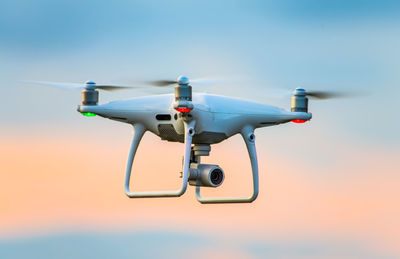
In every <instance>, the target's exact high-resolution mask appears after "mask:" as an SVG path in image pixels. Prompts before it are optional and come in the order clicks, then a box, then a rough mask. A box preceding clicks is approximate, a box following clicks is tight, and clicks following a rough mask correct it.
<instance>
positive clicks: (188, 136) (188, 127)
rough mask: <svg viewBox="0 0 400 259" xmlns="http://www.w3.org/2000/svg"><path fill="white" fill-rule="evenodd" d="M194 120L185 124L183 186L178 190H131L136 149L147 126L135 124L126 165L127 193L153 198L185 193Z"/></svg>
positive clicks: (135, 196) (176, 195)
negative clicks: (130, 184) (130, 183)
mask: <svg viewBox="0 0 400 259" xmlns="http://www.w3.org/2000/svg"><path fill="white" fill-rule="evenodd" d="M194 124H195V122H194V121H190V122H186V121H184V126H185V156H184V161H183V177H182V187H181V188H180V189H179V190H176V191H152V192H131V191H130V189H129V182H130V178H131V172H132V163H133V159H134V157H135V154H136V150H137V148H138V146H139V142H140V140H141V139H142V137H143V135H144V133H145V132H146V128H145V127H144V126H143V125H141V124H135V125H134V126H133V128H134V135H133V140H132V145H131V150H130V151H129V157H128V165H127V167H126V176H125V193H126V195H127V196H128V197H129V198H151V197H178V196H181V195H182V194H184V193H185V191H186V188H187V183H188V177H189V165H190V150H191V146H192V137H193V135H194Z"/></svg>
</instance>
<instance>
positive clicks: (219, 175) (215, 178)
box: [210, 168, 224, 185]
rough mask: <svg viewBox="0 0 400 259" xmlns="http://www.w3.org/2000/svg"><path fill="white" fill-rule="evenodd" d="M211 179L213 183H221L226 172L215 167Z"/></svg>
mask: <svg viewBox="0 0 400 259" xmlns="http://www.w3.org/2000/svg"><path fill="white" fill-rule="evenodd" d="M210 179H211V182H212V184H214V185H220V184H221V183H222V181H223V180H224V173H223V172H222V171H221V169H218V168H217V169H214V170H213V171H212V172H211V175H210Z"/></svg>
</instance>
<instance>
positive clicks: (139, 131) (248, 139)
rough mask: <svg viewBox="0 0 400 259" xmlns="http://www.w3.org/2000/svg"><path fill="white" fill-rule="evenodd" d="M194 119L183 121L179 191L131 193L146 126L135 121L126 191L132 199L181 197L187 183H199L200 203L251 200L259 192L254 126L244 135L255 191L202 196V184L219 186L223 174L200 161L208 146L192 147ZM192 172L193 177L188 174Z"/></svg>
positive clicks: (220, 170)
mask: <svg viewBox="0 0 400 259" xmlns="http://www.w3.org/2000/svg"><path fill="white" fill-rule="evenodd" d="M194 124H195V121H190V122H187V121H184V126H185V155H184V160H183V176H182V186H181V188H180V189H179V190H176V191H150V192H132V191H130V189H129V183H130V178H131V173H132V164H133V160H134V157H135V154H136V151H137V148H138V146H139V143H140V140H141V139H142V137H143V135H144V133H145V132H146V128H145V127H144V126H143V125H141V124H135V125H134V126H133V127H134V135H133V140H132V145H131V149H130V152H129V157H128V164H127V167H126V176H125V193H126V195H127V196H128V197H129V198H151V197H178V196H181V195H182V194H184V193H185V191H186V188H187V184H188V182H189V183H190V184H191V185H195V186H196V196H197V200H198V201H199V202H201V203H250V202H252V201H254V200H255V199H256V198H257V195H258V165H257V154H256V147H255V144H254V140H255V137H254V133H253V129H252V128H244V129H243V130H242V132H241V135H242V137H243V139H244V141H245V143H246V146H247V150H248V153H249V157H250V162H251V168H252V175H253V194H252V195H251V196H249V197H202V196H201V194H200V186H209V187H217V186H219V185H221V184H222V181H223V179H224V174H223V171H222V169H221V168H220V167H219V166H217V165H209V164H200V156H208V154H209V152H210V146H209V145H194V147H193V148H192V137H193V135H194ZM189 173H190V176H189Z"/></svg>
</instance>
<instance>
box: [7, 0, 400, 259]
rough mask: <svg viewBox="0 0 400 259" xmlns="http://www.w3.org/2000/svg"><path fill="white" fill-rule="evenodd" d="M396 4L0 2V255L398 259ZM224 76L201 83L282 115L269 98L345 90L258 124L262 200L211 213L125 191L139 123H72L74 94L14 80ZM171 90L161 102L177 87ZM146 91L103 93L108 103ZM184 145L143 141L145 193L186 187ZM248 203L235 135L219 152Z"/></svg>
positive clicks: (280, 101) (245, 164)
mask: <svg viewBox="0 0 400 259" xmlns="http://www.w3.org/2000/svg"><path fill="white" fill-rule="evenodd" d="M399 45H400V2H398V1H390V0H383V1H368V0H364V1H361V0H350V1H342V0H339V1H315V0H305V1H294V0H280V1H278V0H271V1H208V0H202V1H182V0H169V1H154V0H149V1H132V0H129V1H127V0H116V1H77V0H69V1H54V0H36V1H30V0H12V1H11V0H2V1H1V3H0V90H1V96H0V98H1V101H0V108H1V111H2V112H1V120H0V257H1V258H26V257H31V258H88V257H96V258H110V257H114V258H148V257H150V258H184V257H185V258H186V257H189V256H190V257H194V258H339V257H340V258H398V257H400V241H399V240H400V222H399V218H400V206H399V204H400V188H399V187H400V175H399V170H398V169H397V168H396V167H397V162H398V159H399V157H400V138H399V136H398V130H399V126H400V123H399V119H398V118H397V117H396V115H395V114H396V113H395V109H396V108H397V106H398V105H399V101H398V95H399V94H400V91H399V83H400V73H399V68H400V51H399ZM181 74H184V75H186V76H189V77H193V78H194V77H224V78H228V79H230V80H229V83H226V84H217V85H214V86H209V87H201V88H200V87H199V88H195V89H194V91H198V92H204V91H206V92H209V93H215V94H222V95H227V96H234V97H235V96H236V97H241V98H245V99H250V100H255V101H258V102H263V103H267V104H271V105H276V106H279V107H284V108H289V107H290V98H289V97H287V98H276V97H275V96H274V94H273V92H274V91H273V89H277V88H278V89H294V88H296V87H298V86H302V87H304V88H306V89H312V90H338V91H348V92H351V93H357V92H359V93H361V94H360V95H359V96H358V97H357V98H344V99H334V100H327V101H311V103H310V105H309V108H310V111H311V112H312V113H313V119H312V120H311V121H310V122H307V123H305V124H300V125H298V124H294V123H288V124H285V125H279V126H276V127H270V128H263V129H258V130H257V131H256V135H257V141H256V146H257V151H258V159H259V169H260V194H259V197H258V199H257V200H256V201H255V202H253V203H251V204H226V205H201V204H200V203H198V202H197V201H196V199H195V194H194V188H193V187H190V186H189V188H188V191H187V192H186V194H185V195H184V196H182V197H180V198H170V199H128V198H127V197H126V196H125V194H124V192H123V181H124V172H125V165H126V159H127V156H128V151H129V147H130V141H131V137H132V127H131V126H129V125H127V124H122V123H117V122H115V121H110V120H106V119H103V118H100V117H91V118H87V117H84V116H82V115H80V114H79V113H77V112H76V106H77V105H78V104H79V103H80V100H81V97H80V92H79V91H66V90H60V89H52V88H46V87H40V86H31V85H26V84H24V83H21V82H20V81H21V80H41V81H56V82H78V83H79V82H84V81H86V80H88V79H91V80H95V81H96V82H98V83H100V82H101V83H124V84H129V83H130V82H133V81H137V80H142V79H154V80H156V79H175V78H176V77H177V76H179V75H181ZM168 91H169V90H166V92H168ZM145 94H148V93H146V92H140V91H120V92H115V93H114V92H112V93H108V92H101V93H100V102H107V101H110V100H115V99H129V98H133V97H136V96H142V95H145ZM182 154H183V145H181V144H176V143H169V142H162V141H161V140H160V139H159V138H157V137H156V136H154V135H152V134H150V133H148V134H146V135H145V137H144V139H143V141H142V143H141V146H140V147H139V151H138V154H137V157H136V159H135V165H134V167H136V171H135V175H134V178H133V180H134V181H135V184H136V186H135V188H136V189H137V190H150V189H151V190H154V189H165V190H167V189H172V188H177V186H179V178H178V177H179V171H180V165H181V156H182ZM206 162H209V163H216V164H220V165H221V167H222V168H223V169H224V171H225V173H226V180H225V182H224V184H223V185H222V186H221V187H220V188H218V189H217V190H206V191H205V194H206V195H225V196H228V195H234V194H238V195H246V194H249V193H250V192H251V171H250V163H249V161H248V158H247V151H246V149H245V145H244V143H243V142H242V140H241V138H240V137H238V136H234V137H233V138H231V139H229V140H227V141H225V142H223V143H221V144H218V145H214V146H212V151H211V156H210V157H208V158H207V159H206Z"/></svg>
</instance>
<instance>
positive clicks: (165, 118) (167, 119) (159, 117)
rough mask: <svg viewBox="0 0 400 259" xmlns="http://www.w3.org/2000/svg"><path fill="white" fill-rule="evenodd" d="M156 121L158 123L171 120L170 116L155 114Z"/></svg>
mask: <svg viewBox="0 0 400 259" xmlns="http://www.w3.org/2000/svg"><path fill="white" fill-rule="evenodd" d="M156 119H157V120H159V121H170V120H171V115H169V114H157V115H156Z"/></svg>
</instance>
